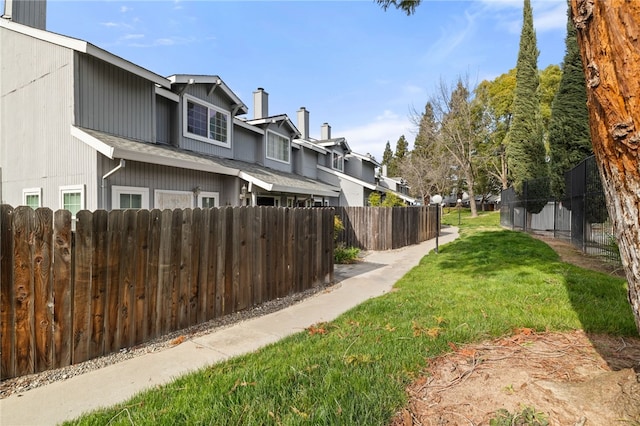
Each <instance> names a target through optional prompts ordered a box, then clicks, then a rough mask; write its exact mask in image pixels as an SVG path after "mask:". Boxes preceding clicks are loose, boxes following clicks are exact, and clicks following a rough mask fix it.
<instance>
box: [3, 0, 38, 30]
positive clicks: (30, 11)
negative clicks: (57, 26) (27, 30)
mask: <svg viewBox="0 0 640 426" xmlns="http://www.w3.org/2000/svg"><path fill="white" fill-rule="evenodd" d="M5 3H6V2H5ZM11 5H12V10H11V11H7V12H8V13H10V14H11V20H12V21H14V22H18V23H20V24H23V25H28V26H30V27H34V28H39V29H41V30H44V29H46V26H47V4H46V2H45V1H43V0H13V2H12V3H11Z"/></svg>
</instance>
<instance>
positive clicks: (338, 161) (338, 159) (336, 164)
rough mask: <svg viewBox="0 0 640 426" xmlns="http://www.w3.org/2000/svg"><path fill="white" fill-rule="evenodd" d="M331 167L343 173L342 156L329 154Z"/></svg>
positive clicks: (335, 153) (334, 153)
mask: <svg viewBox="0 0 640 426" xmlns="http://www.w3.org/2000/svg"><path fill="white" fill-rule="evenodd" d="M331 160H332V161H331V167H332V168H334V169H335V170H339V171H343V170H344V156H343V155H342V154H340V153H337V152H333V153H332V154H331Z"/></svg>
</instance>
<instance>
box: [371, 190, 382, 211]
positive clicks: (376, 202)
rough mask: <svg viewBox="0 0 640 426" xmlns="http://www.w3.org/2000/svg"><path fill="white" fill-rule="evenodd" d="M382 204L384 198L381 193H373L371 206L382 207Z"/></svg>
mask: <svg viewBox="0 0 640 426" xmlns="http://www.w3.org/2000/svg"><path fill="white" fill-rule="evenodd" d="M381 204H382V196H381V195H380V193H379V192H372V193H371V194H369V205H370V206H371V207H380V205H381Z"/></svg>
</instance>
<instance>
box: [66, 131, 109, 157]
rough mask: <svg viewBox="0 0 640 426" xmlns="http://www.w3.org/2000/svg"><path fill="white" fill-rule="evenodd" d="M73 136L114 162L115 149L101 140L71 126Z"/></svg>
mask: <svg viewBox="0 0 640 426" xmlns="http://www.w3.org/2000/svg"><path fill="white" fill-rule="evenodd" d="M71 136H73V137H75V138H76V139H78V140H80V141H82V142H84V143H86V144H87V145H89V146H90V147H91V148H93V149H95V150H96V151H98V152H99V153H100V154H102V155H104V156H105V157H107V158H110V159H112V160H113V158H114V148H113V147H112V146H109V145H107V144H106V143H104V142H102V141H101V140H99V139H96V138H94V137H93V136H91V135H90V134H88V133H85V132H83V131H82V130H80V129H78V128H77V127H75V126H73V125H72V126H71Z"/></svg>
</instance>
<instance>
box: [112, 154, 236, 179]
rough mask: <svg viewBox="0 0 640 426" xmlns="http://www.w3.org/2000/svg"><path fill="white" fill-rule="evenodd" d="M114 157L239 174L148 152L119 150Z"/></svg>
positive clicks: (233, 170) (233, 174) (234, 170)
mask: <svg viewBox="0 0 640 426" xmlns="http://www.w3.org/2000/svg"><path fill="white" fill-rule="evenodd" d="M114 155H115V156H116V157H117V158H124V159H125V160H130V161H138V162H141V163H151V164H158V165H161V166H170V167H180V168H184V169H188V170H200V171H203V172H209V173H218V174H221V175H228V176H238V173H239V172H240V170H238V169H232V168H229V167H225V166H221V165H219V164H203V163H198V162H196V161H189V160H185V159H182V158H175V157H165V156H161V155H154V154H152V153H148V152H138V151H130V150H127V149H120V148H117V149H115V150H114Z"/></svg>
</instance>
